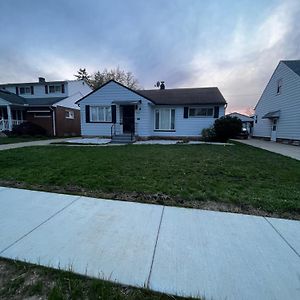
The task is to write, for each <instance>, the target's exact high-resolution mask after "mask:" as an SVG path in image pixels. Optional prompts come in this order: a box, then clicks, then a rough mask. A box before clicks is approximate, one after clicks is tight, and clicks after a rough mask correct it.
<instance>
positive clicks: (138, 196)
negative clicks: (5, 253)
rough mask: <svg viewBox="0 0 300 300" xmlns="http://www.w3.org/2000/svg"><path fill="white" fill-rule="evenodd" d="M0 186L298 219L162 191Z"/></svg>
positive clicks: (9, 183) (20, 184) (7, 183)
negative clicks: (151, 192) (187, 197)
mask: <svg viewBox="0 0 300 300" xmlns="http://www.w3.org/2000/svg"><path fill="white" fill-rule="evenodd" d="M0 186H6V187H14V188H22V189H31V190H36V191H45V192H53V193H61V194H72V195H80V196H87V197H94V198H104V199H114V200H121V201H131V202H140V203H149V204H158V205H165V206H177V207H185V208H195V209H204V210H212V211H222V212H231V213H242V214H248V215H256V216H263V217H273V218H284V219H292V220H300V214H299V213H297V212H295V213H290V212H285V213H271V212H268V211H264V210H262V209H258V208H255V207H252V206H251V205H244V204H241V205H236V204H233V203H226V202H219V201H200V200H190V199H189V200H186V199H182V198H179V197H171V196H169V195H165V194H163V193H156V194H146V193H142V192H126V193H125V192H103V191H101V190H88V189H85V188H82V187H78V186H71V185H68V186H65V187H61V186H44V185H38V184H28V183H24V182H17V181H6V180H0Z"/></svg>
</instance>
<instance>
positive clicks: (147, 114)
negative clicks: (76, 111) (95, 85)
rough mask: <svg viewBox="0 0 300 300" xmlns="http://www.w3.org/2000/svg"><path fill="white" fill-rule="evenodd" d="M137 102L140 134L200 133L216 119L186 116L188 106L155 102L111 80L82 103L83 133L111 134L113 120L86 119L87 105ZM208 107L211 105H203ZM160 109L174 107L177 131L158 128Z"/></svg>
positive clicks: (184, 134)
mask: <svg viewBox="0 0 300 300" xmlns="http://www.w3.org/2000/svg"><path fill="white" fill-rule="evenodd" d="M120 101H124V102H128V101H137V102H138V104H137V106H136V109H135V128H136V134H137V135H138V136H140V137H150V136H164V137H167V136H170V137H172V136H178V137H187V136H199V135H200V134H201V131H202V129H203V128H207V127H210V126H211V125H213V123H214V121H215V120H216V119H215V118H214V117H213V116H211V117H204V118H187V119H186V118H184V105H173V106H171V105H154V104H153V103H152V102H151V101H149V100H147V99H145V98H143V97H142V96H139V95H138V94H136V93H134V92H132V91H130V90H128V89H126V88H124V87H122V86H120V85H118V84H117V83H115V82H110V83H108V84H107V85H105V86H104V87H103V88H101V89H99V90H97V91H96V92H94V93H92V94H90V95H88V96H87V97H86V98H84V99H83V100H82V101H81V102H80V116H81V132H82V135H83V136H107V137H108V136H110V135H111V126H112V124H111V123H92V122H90V123H88V122H86V111H85V110H86V108H87V107H88V106H90V107H92V106H101V105H102V106H108V105H112V104H113V103H114V102H120ZM203 107H207V105H205V106H203ZM156 109H169V111H170V109H171V110H173V111H174V112H173V114H174V118H173V120H174V130H155V111H156ZM224 114H225V108H224V105H220V106H219V117H222V116H224ZM116 122H117V123H120V106H119V105H116Z"/></svg>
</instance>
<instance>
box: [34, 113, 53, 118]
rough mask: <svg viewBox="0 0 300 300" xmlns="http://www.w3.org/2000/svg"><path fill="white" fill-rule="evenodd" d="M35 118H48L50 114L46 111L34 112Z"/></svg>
mask: <svg viewBox="0 0 300 300" xmlns="http://www.w3.org/2000/svg"><path fill="white" fill-rule="evenodd" d="M34 117H35V118H50V117H51V115H50V113H48V112H36V113H34Z"/></svg>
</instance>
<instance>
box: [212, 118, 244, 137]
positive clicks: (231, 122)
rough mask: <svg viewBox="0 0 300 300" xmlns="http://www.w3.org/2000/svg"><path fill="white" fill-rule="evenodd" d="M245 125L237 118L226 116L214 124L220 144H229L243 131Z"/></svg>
mask: <svg viewBox="0 0 300 300" xmlns="http://www.w3.org/2000/svg"><path fill="white" fill-rule="evenodd" d="M242 126H243V123H242V121H241V120H240V119H239V118H237V117H231V116H225V117H221V118H220V119H217V120H216V121H215V123H214V131H215V134H216V140H217V141H218V142H227V141H228V140H229V139H231V138H234V137H236V136H237V135H238V134H239V133H240V132H241V131H242Z"/></svg>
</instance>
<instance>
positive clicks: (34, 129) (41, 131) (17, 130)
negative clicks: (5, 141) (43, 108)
mask: <svg viewBox="0 0 300 300" xmlns="http://www.w3.org/2000/svg"><path fill="white" fill-rule="evenodd" d="M12 134H14V135H23V136H24V135H30V136H36V135H40V136H41V135H42V136H45V135H46V134H47V131H46V129H45V128H43V127H41V126H39V125H37V124H34V123H31V122H24V123H21V124H20V125H17V126H14V127H13V130H12Z"/></svg>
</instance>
